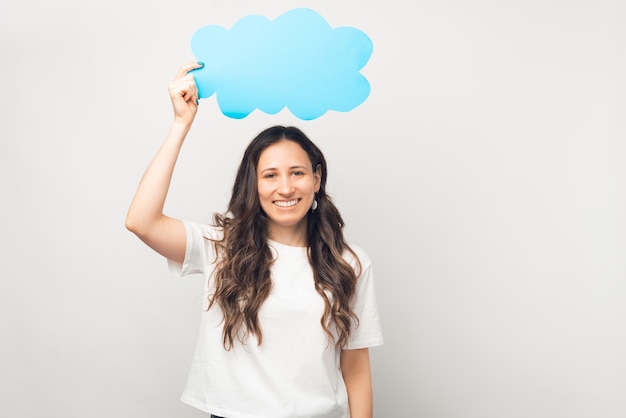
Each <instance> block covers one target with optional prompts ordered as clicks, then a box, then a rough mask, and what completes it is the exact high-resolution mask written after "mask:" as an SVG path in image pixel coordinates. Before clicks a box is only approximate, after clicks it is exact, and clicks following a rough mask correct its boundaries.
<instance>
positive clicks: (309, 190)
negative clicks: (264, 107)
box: [257, 140, 320, 245]
mask: <svg viewBox="0 0 626 418" xmlns="http://www.w3.org/2000/svg"><path fill="white" fill-rule="evenodd" d="M257 186H258V191H259V201H260V203H261V207H262V208H263V211H265V213H266V214H267V216H268V218H269V234H270V238H272V239H274V240H277V238H278V236H290V237H294V236H301V237H302V238H304V236H305V235H304V234H306V219H307V218H306V215H307V213H308V211H309V210H310V209H311V205H312V203H313V199H314V197H315V192H317V191H318V190H319V188H320V173H319V172H317V171H313V167H312V166H311V161H310V160H309V156H308V155H307V153H306V151H304V149H302V147H301V146H300V145H299V144H297V143H296V142H293V141H289V140H282V141H280V142H277V143H275V144H273V145H270V146H269V147H267V148H266V149H265V150H263V152H262V153H261V155H260V157H259V163H258V164H257ZM300 234H301V235H300ZM292 245H293V244H292Z"/></svg>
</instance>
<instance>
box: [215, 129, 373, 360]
mask: <svg viewBox="0 0 626 418" xmlns="http://www.w3.org/2000/svg"><path fill="white" fill-rule="evenodd" d="M284 140H287V141H293V142H295V143H297V144H299V145H300V146H301V147H302V149H303V150H304V151H305V152H306V153H307V155H308V157H309V160H310V161H311V166H312V168H313V170H314V171H315V169H316V168H317V167H319V168H320V171H321V173H320V174H321V182H320V189H319V191H318V193H317V195H316V197H315V198H316V200H317V204H318V206H317V209H316V210H315V211H309V212H308V215H307V216H308V219H307V237H306V240H307V247H308V257H309V262H310V264H311V267H312V270H313V276H314V279H315V289H316V290H317V292H318V293H319V294H320V296H321V297H322V298H323V299H324V303H325V308H324V313H323V314H322V317H321V320H320V321H321V326H322V327H323V329H324V331H325V333H326V334H327V336H328V337H329V341H333V342H334V343H335V345H336V346H337V347H343V346H344V345H345V344H346V343H347V341H348V338H349V336H350V330H351V328H352V326H353V325H357V324H358V318H357V317H356V315H355V314H354V312H353V311H352V309H351V302H352V299H353V297H354V292H355V287H356V280H357V277H358V276H359V275H360V272H361V265H360V262H359V259H358V257H357V255H356V254H355V253H354V251H353V250H352V249H351V248H350V247H349V246H348V244H347V242H346V241H345V238H344V236H343V227H344V222H343V219H342V217H341V215H340V214H339V210H338V209H337V207H336V206H335V205H334V204H333V202H332V200H331V198H330V197H329V196H328V195H327V194H326V179H327V173H328V170H327V167H326V159H325V158H324V155H323V154H322V152H321V151H320V149H319V148H318V147H317V146H316V145H315V144H314V143H313V142H312V141H311V140H310V139H309V138H308V137H307V136H306V135H305V134H304V133H303V132H302V131H301V130H300V129H298V128H295V127H284V126H273V127H271V128H268V129H266V130H264V131H263V132H261V133H259V134H258V135H257V136H256V137H255V138H254V139H253V140H252V142H250V144H249V145H248V147H247V148H246V150H245V152H244V155H243V158H242V161H241V164H240V165H239V169H238V171H237V177H236V179H235V184H234V186H233V191H232V195H231V199H230V203H229V205H228V210H227V211H226V213H224V214H219V213H216V214H215V215H214V216H213V222H214V224H215V226H217V227H219V228H222V229H223V231H224V235H223V238H222V239H221V240H216V241H214V245H215V249H216V252H217V254H218V259H217V264H216V267H215V272H214V280H215V293H214V294H213V295H211V296H210V301H209V309H210V308H211V307H212V306H213V304H214V303H217V304H218V305H219V307H220V308H221V310H222V312H223V315H224V321H223V332H222V338H223V344H224V348H226V349H227V350H229V349H230V348H231V347H232V346H233V344H234V342H235V340H236V339H238V340H239V341H240V342H244V341H245V340H246V339H247V337H248V335H249V334H250V333H251V334H252V335H254V336H255V337H256V338H257V340H258V343H259V344H261V343H262V339H263V336H262V330H261V324H260V323H259V318H258V312H259V309H260V307H261V305H262V303H263V302H264V301H265V299H267V297H268V296H269V293H270V289H271V287H272V280H271V266H272V263H273V262H274V260H273V256H272V253H271V251H270V248H269V245H268V243H267V238H268V226H267V222H268V218H267V215H266V214H265V212H264V211H263V209H262V208H261V205H260V203H259V197H258V190H257V164H258V162H259V158H260V155H261V153H262V152H263V151H264V150H265V149H266V148H267V147H269V146H270V145H272V144H275V143H277V142H279V141H284ZM346 252H347V253H349V254H350V255H351V256H352V257H353V258H354V260H356V268H353V267H352V266H351V265H350V264H349V263H348V262H347V261H346V260H345V259H344V255H346ZM331 329H333V330H334V331H335V333H336V336H333V333H332V332H331ZM335 337H336V338H335Z"/></svg>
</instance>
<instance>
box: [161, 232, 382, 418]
mask: <svg viewBox="0 0 626 418" xmlns="http://www.w3.org/2000/svg"><path fill="white" fill-rule="evenodd" d="M184 224H185V229H186V232H187V250H186V254H185V260H184V262H183V264H182V265H180V264H176V263H173V262H170V263H169V266H170V269H171V271H172V272H173V273H174V274H175V275H177V276H186V275H190V274H203V275H204V277H205V279H206V280H205V289H204V291H205V293H204V295H203V298H202V299H203V300H204V302H203V306H202V307H203V310H202V314H201V315H202V317H201V322H200V331H199V335H198V341H197V345H196V351H195V354H194V357H193V361H192V364H191V369H190V372H189V378H188V381H187V386H186V388H185V391H184V393H183V395H182V398H181V400H182V401H183V402H185V403H187V404H189V405H192V406H194V407H196V408H198V409H200V410H202V411H205V412H209V413H212V414H215V415H219V416H225V417H227V418H348V417H349V411H348V396H347V392H346V387H345V384H344V381H343V377H342V374H341V368H340V363H339V359H340V354H341V350H338V349H336V348H335V346H334V344H333V343H329V340H328V337H327V336H326V334H325V333H324V330H323V328H322V326H321V324H320V319H321V317H322V312H323V310H324V301H323V299H322V298H321V296H320V295H319V293H317V291H316V290H315V287H314V279H313V273H312V270H311V266H310V264H309V261H308V257H307V250H306V248H304V247H290V246H287V245H283V244H279V243H276V242H273V241H268V243H269V245H270V247H271V249H272V252H273V253H274V255H275V256H276V261H275V262H274V264H273V266H272V269H271V277H272V289H271V292H270V295H269V297H268V298H267V299H266V300H265V301H264V302H263V304H262V305H261V308H260V310H259V321H260V324H261V328H262V332H263V344H262V345H260V346H259V345H257V340H256V338H255V337H254V336H252V335H251V336H250V337H248V340H247V341H246V342H245V344H243V345H242V344H241V343H239V342H238V341H236V342H235V345H234V347H233V348H231V349H230V351H226V350H225V349H224V347H223V345H222V326H221V325H222V323H221V321H222V312H221V310H220V308H219V306H217V304H215V305H213V306H212V307H211V309H210V310H208V311H207V310H206V308H207V306H208V295H209V294H212V293H213V291H212V289H213V279H212V272H213V267H214V265H213V262H214V260H215V249H214V246H213V243H212V242H211V241H210V240H208V239H206V238H209V237H210V238H216V237H219V236H220V231H218V230H216V229H215V228H213V227H211V226H209V225H200V224H195V223H189V222H185V223H184ZM351 247H352V249H353V250H354V251H355V252H356V254H357V255H358V257H359V260H360V261H361V265H362V274H361V276H360V277H359V279H358V280H357V288H356V294H355V298H354V305H353V310H354V312H355V313H356V315H357V316H358V318H359V326H358V327H356V328H354V329H353V330H352V333H351V335H350V339H349V341H348V344H347V345H346V347H344V349H357V348H365V347H373V346H377V345H381V344H382V343H383V337H382V332H381V327H380V321H379V317H378V308H377V305H376V297H375V294H374V282H373V273H372V266H371V262H370V259H369V257H368V256H367V254H366V253H365V252H364V251H363V250H362V249H360V248H358V247H355V246H351ZM346 260H347V261H348V262H350V263H351V264H352V265H354V262H353V260H352V258H351V257H349V256H346Z"/></svg>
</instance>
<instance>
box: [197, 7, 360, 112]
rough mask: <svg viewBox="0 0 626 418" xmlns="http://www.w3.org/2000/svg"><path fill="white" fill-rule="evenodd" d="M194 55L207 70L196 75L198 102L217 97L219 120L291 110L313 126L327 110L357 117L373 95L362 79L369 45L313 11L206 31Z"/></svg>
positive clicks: (246, 19) (354, 32)
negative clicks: (257, 111) (221, 115)
mask: <svg viewBox="0 0 626 418" xmlns="http://www.w3.org/2000/svg"><path fill="white" fill-rule="evenodd" d="M191 49H192V51H193V53H194V55H195V56H196V58H197V59H198V61H202V62H204V63H205V66H204V68H202V69H199V70H195V71H194V72H193V74H194V76H195V79H196V83H197V85H198V90H199V95H200V97H201V98H207V97H210V96H212V95H213V94H214V93H215V94H216V96H217V103H218V105H219V107H220V110H221V111H222V113H224V115H226V116H228V117H231V118H235V119H241V118H245V117H246V116H248V115H249V114H250V113H251V112H252V111H254V110H255V109H257V108H258V109H260V110H261V111H263V112H265V113H268V114H275V113H278V112H280V111H281V110H282V109H283V108H284V107H287V108H288V109H289V110H290V111H291V113H293V114H294V115H295V116H296V117H298V118H300V119H304V120H311V119H315V118H317V117H319V116H322V115H323V114H324V113H326V112H327V111H328V110H335V111H339V112H347V111H349V110H352V109H354V108H355V107H357V106H358V105H360V104H361V103H363V102H364V101H365V99H367V96H368V95H369V92H370V85H369V82H368V81H367V79H366V78H365V77H364V76H363V75H362V74H361V73H360V72H359V71H360V70H361V68H363V67H364V66H365V64H366V63H367V61H368V60H369V58H370V56H371V54H372V41H371V40H370V38H369V37H368V36H367V35H366V34H365V33H363V32H362V31H360V30H358V29H356V28H352V27H347V26H344V27H337V28H332V27H331V26H330V25H329V24H328V23H327V22H326V20H325V19H324V18H323V17H322V16H320V15H319V14H317V13H316V12H315V11H313V10H311V9H295V10H290V11H288V12H286V13H284V14H282V15H280V16H279V17H277V18H276V19H275V20H273V21H271V20H269V19H267V18H265V17H263V16H256V15H250V16H246V17H244V18H242V19H241V20H239V21H238V22H237V23H235V25H233V27H232V28H231V29H230V30H227V29H225V28H223V27H221V26H215V25H210V26H205V27H202V28H200V29H199V30H198V31H196V32H195V33H194V35H193V38H192V40H191Z"/></svg>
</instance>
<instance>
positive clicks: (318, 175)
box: [313, 164, 322, 193]
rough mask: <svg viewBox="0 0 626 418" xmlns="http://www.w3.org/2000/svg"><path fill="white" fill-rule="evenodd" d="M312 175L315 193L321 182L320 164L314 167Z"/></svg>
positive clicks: (318, 189)
mask: <svg viewBox="0 0 626 418" xmlns="http://www.w3.org/2000/svg"><path fill="white" fill-rule="evenodd" d="M313 176H314V177H315V193H317V192H319V191H320V185H321V183H322V165H321V164H318V165H317V167H315V173H313Z"/></svg>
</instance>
